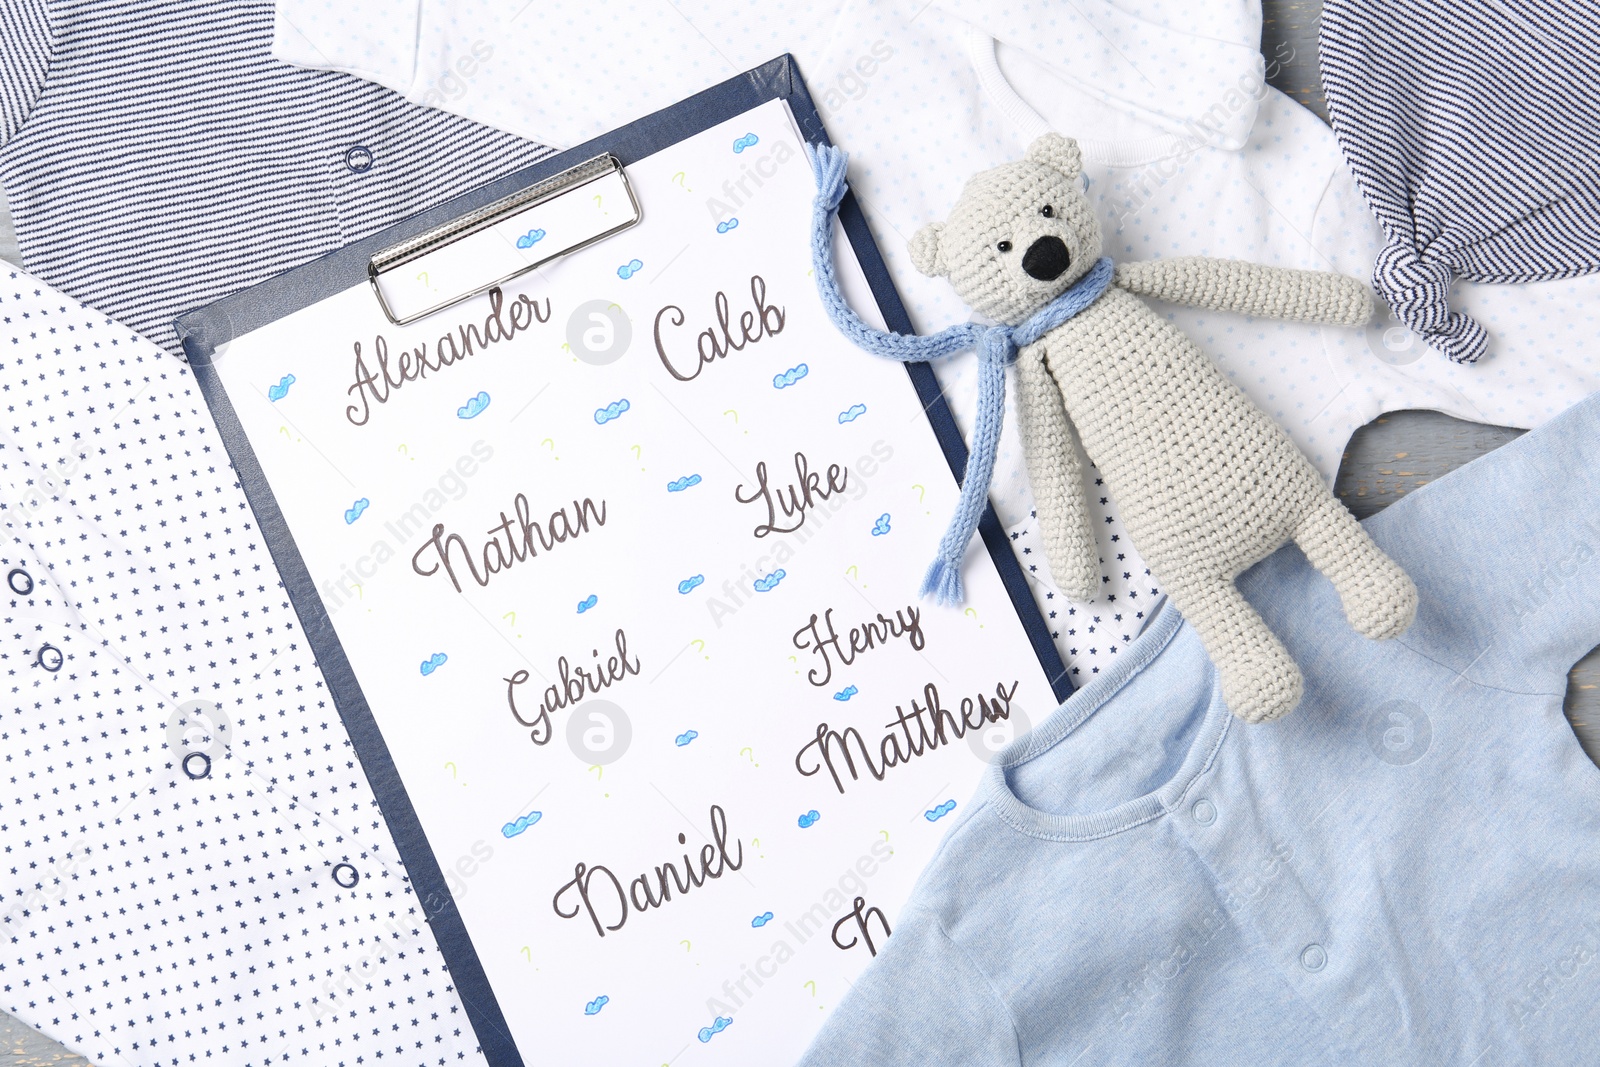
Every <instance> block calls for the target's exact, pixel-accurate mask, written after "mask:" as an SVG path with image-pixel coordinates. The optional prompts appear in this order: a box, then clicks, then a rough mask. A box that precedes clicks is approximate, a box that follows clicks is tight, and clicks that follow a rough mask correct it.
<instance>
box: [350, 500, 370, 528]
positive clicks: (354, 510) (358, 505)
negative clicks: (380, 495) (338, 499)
mask: <svg viewBox="0 0 1600 1067" xmlns="http://www.w3.org/2000/svg"><path fill="white" fill-rule="evenodd" d="M371 506H372V501H370V500H368V499H367V498H366V497H362V498H361V499H360V500H357V501H356V502H355V503H354V504H351V505H350V506H349V507H348V508H347V509H345V513H344V524H345V525H346V526H349V525H350V524H351V523H352V522H355V521H356V520H357V519H359V518H360V517H361V513H362V512H363V511H366V510H367V509H368V508H369V507H371Z"/></svg>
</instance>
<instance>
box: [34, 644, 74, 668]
mask: <svg viewBox="0 0 1600 1067" xmlns="http://www.w3.org/2000/svg"><path fill="white" fill-rule="evenodd" d="M66 661H67V657H66V656H63V655H62V654H61V650H60V649H59V648H57V647H56V646H55V645H40V646H39V655H38V656H37V657H36V658H35V659H34V662H35V663H36V664H38V665H39V666H40V667H43V668H44V669H45V670H47V671H49V672H50V673H51V674H54V673H56V672H57V671H59V670H60V669H61V665H62V664H63V663H65V662H66Z"/></svg>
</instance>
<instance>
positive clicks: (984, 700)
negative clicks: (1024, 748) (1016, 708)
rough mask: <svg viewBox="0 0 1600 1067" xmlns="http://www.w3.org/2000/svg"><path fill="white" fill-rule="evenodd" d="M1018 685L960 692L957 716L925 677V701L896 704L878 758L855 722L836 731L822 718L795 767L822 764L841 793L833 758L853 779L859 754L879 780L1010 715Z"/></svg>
mask: <svg viewBox="0 0 1600 1067" xmlns="http://www.w3.org/2000/svg"><path fill="white" fill-rule="evenodd" d="M1020 684H1021V683H1020V682H1012V683H1011V685H1010V687H1009V688H1008V687H1007V686H1006V685H1005V683H1003V682H1002V683H1000V684H998V685H996V686H995V687H994V697H993V698H990V697H989V696H988V695H987V694H985V693H979V694H978V695H977V696H976V697H962V698H961V714H960V715H957V714H955V713H954V712H952V711H950V710H949V709H947V708H945V707H944V706H943V705H942V704H940V702H939V689H938V687H937V686H935V685H934V684H933V683H932V682H929V683H928V684H927V685H925V686H923V688H922V698H923V703H921V704H918V703H917V702H916V701H915V700H913V701H912V702H911V710H910V711H906V710H905V709H904V708H902V707H900V705H898V704H896V705H895V709H894V710H895V711H896V712H897V713H898V717H897V718H896V719H895V720H894V721H893V722H890V723H885V724H884V725H885V726H886V727H887V728H888V730H889V733H887V734H885V735H884V736H883V738H882V740H880V741H879V742H878V746H877V758H876V759H874V758H873V751H872V749H871V748H869V747H868V745H867V742H866V739H865V738H863V737H862V736H861V732H860V731H859V730H857V729H856V728H855V727H854V726H847V727H845V728H844V730H843V732H840V731H838V730H835V729H832V728H831V727H829V726H828V724H827V723H825V722H824V723H818V724H817V736H816V737H814V738H812V739H811V740H810V741H807V742H806V743H805V744H804V745H801V746H800V751H799V752H797V753H795V757H794V769H795V770H797V771H799V772H800V774H801V775H802V776H804V777H806V778H810V777H811V776H812V775H814V774H818V773H820V772H821V771H822V769H823V768H824V767H826V768H827V769H828V774H829V775H830V776H831V777H832V778H833V785H834V788H836V789H838V790H839V792H841V793H843V792H844V780H843V779H842V778H840V777H839V768H838V766H837V764H836V763H835V762H834V761H835V759H836V758H839V757H843V759H844V766H845V769H846V770H847V771H849V772H850V780H851V781H852V782H854V781H857V780H859V779H860V777H861V772H860V771H859V770H857V769H856V756H858V755H859V756H860V757H861V762H862V764H863V765H865V767H866V770H867V773H868V774H870V775H872V777H873V778H874V779H875V780H877V781H880V782H881V781H883V776H884V775H885V774H887V773H888V772H889V771H890V770H891V769H893V768H895V767H899V766H902V765H904V764H907V763H910V762H911V761H912V760H914V759H916V758H917V757H918V756H923V755H926V754H927V753H929V752H932V751H933V750H934V749H937V748H940V747H942V746H944V745H948V744H950V742H951V739H952V738H961V737H964V736H966V733H967V731H968V730H981V729H983V726H984V724H985V723H992V722H999V721H1001V720H1002V719H1009V718H1010V717H1011V699H1012V697H1014V696H1016V693H1017V686H1019V685H1020ZM896 730H898V731H899V732H896ZM852 744H853V745H854V746H855V752H854V753H852V752H851V751H850V747H851V745H852ZM902 745H903V747H902Z"/></svg>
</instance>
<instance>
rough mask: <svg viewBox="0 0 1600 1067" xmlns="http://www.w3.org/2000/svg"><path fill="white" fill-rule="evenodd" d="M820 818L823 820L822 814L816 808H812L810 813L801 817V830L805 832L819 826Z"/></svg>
mask: <svg viewBox="0 0 1600 1067" xmlns="http://www.w3.org/2000/svg"><path fill="white" fill-rule="evenodd" d="M820 818H822V815H821V813H820V812H818V811H817V809H816V808H812V809H811V810H810V811H808V812H806V813H805V814H804V815H802V816H800V819H799V822H800V829H802V830H805V829H809V828H810V827H812V826H815V825H816V824H817V820H818V819H820Z"/></svg>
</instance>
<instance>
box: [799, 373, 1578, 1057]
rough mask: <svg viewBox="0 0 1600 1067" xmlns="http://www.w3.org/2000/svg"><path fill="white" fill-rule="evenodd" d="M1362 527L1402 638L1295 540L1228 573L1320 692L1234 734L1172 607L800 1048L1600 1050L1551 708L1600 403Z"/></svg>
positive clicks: (1055, 736)
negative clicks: (1394, 584) (1391, 583)
mask: <svg viewBox="0 0 1600 1067" xmlns="http://www.w3.org/2000/svg"><path fill="white" fill-rule="evenodd" d="M1367 528H1368V530H1370V531H1371V533H1372V535H1373V537H1374V538H1375V539H1376V540H1377V542H1378V544H1379V545H1380V546H1382V547H1383V549H1384V550H1385V551H1386V552H1388V553H1389V554H1390V555H1391V556H1393V557H1394V559H1395V560H1396V561H1398V562H1399V563H1400V565H1401V566H1403V567H1404V568H1405V569H1406V571H1407V572H1408V573H1409V574H1410V575H1411V576H1412V578H1414V579H1415V580H1416V583H1417V586H1418V589H1419V590H1420V592H1421V598H1422V599H1421V607H1420V610H1419V612H1418V615H1417V621H1416V623H1415V625H1414V626H1413V627H1412V628H1411V629H1410V630H1409V631H1407V632H1406V633H1405V634H1404V635H1403V636H1401V637H1400V638H1398V639H1396V640H1393V641H1387V642H1375V641H1368V640H1366V639H1364V638H1362V637H1360V636H1358V635H1356V634H1355V633H1354V632H1352V631H1351V629H1350V628H1349V626H1348V624H1347V623H1346V622H1345V619H1344V616H1343V614H1342V613H1341V611H1340V608H1339V603H1338V600H1337V597H1336V594H1335V593H1334V591H1333V588H1332V587H1331V586H1330V585H1329V584H1328V582H1327V580H1326V579H1324V578H1323V577H1322V576H1321V575H1320V574H1318V573H1317V572H1316V571H1315V570H1313V569H1312V568H1311V567H1310V566H1309V565H1308V564H1307V563H1306V561H1305V559H1304V557H1302V556H1301V554H1300V552H1299V551H1298V550H1297V549H1295V548H1293V547H1288V548H1284V549H1282V550H1281V551H1279V552H1278V553H1276V554H1275V555H1273V556H1271V557H1270V558H1269V559H1267V560H1266V561H1264V562H1263V563H1261V564H1259V565H1258V566H1256V567H1255V568H1253V569H1252V570H1251V571H1249V572H1248V573H1247V574H1246V575H1245V576H1244V577H1242V578H1241V579H1240V582H1239V584H1240V587H1241V589H1243V591H1244V592H1245V594H1246V596H1247V597H1248V598H1249V599H1250V601H1251V602H1252V603H1253V604H1254V605H1255V606H1256V607H1257V608H1258V609H1259V610H1260V611H1261V613H1262V615H1263V616H1265V618H1266V621H1267V623H1268V625H1270V626H1271V627H1272V629H1273V631H1274V632H1275V633H1277V634H1278V635H1279V636H1281V637H1282V638H1283V641H1284V644H1285V645H1287V646H1288V649H1289V651H1290V653H1291V654H1293V656H1294V657H1295V659H1296V660H1297V661H1298V662H1299V664H1300V666H1301V668H1302V669H1303V670H1304V672H1305V676H1306V692H1305V699H1304V700H1303V701H1302V702H1301V704H1300V706H1299V708H1298V709H1297V710H1296V711H1295V712H1294V713H1293V714H1292V715H1290V716H1288V717H1287V718H1285V719H1283V720H1281V721H1279V722H1275V723H1271V724H1267V725H1261V726H1246V725H1244V724H1243V723H1241V722H1238V721H1236V720H1234V719H1233V717H1232V716H1231V715H1229V714H1228V712H1227V709H1226V707H1225V706H1224V705H1223V703H1222V700H1221V696H1220V693H1219V691H1218V689H1217V684H1216V674H1215V671H1214V670H1213V669H1212V667H1211V664H1210V662H1209V661H1208V660H1207V658H1206V655H1205V653H1204V651H1203V650H1202V648H1201V646H1200V642H1199V640H1198V638H1197V637H1196V636H1195V634H1194V631H1193V630H1191V629H1190V628H1189V627H1187V626H1185V625H1182V623H1181V620H1180V619H1179V617H1178V616H1177V614H1176V613H1175V612H1174V611H1173V610H1172V609H1171V608H1170V607H1168V608H1163V609H1162V610H1161V611H1160V612H1159V613H1158V614H1157V616H1156V617H1155V618H1154V619H1153V620H1152V621H1151V623H1150V624H1149V626H1148V628H1147V629H1146V631H1145V633H1144V634H1142V635H1141V636H1140V637H1139V638H1138V639H1137V640H1136V641H1135V643H1134V644H1133V645H1132V646H1131V647H1130V648H1129V649H1128V650H1127V651H1126V652H1125V653H1124V654H1123V655H1122V657H1121V658H1120V659H1119V660H1118V661H1117V663H1116V665H1115V666H1114V667H1113V668H1112V669H1111V670H1110V671H1108V672H1107V673H1105V674H1102V675H1101V676H1100V677H1099V678H1098V679H1096V680H1095V681H1094V682H1093V683H1091V684H1090V685H1088V686H1086V687H1085V688H1084V689H1083V690H1081V691H1080V692H1078V693H1076V694H1075V695H1074V696H1073V697H1072V698H1071V699H1070V700H1068V701H1067V702H1066V703H1065V704H1063V705H1062V706H1061V707H1060V708H1059V709H1057V710H1056V711H1055V712H1054V713H1053V714H1052V715H1051V716H1050V717H1049V718H1048V719H1046V720H1045V721H1044V722H1043V723H1041V724H1040V725H1039V726H1038V728H1036V729H1035V730H1034V731H1033V732H1032V733H1031V734H1028V735H1025V736H1024V737H1022V738H1019V739H1018V740H1017V741H1016V742H1015V743H1014V744H1012V745H1011V746H1010V747H1008V748H1007V749H1006V750H1004V751H1003V752H1001V753H1000V754H999V756H998V757H997V758H996V760H995V762H994V764H992V765H991V767H990V770H989V774H988V776H987V778H986V779H985V781H984V783H983V785H982V787H981V788H980V789H979V792H978V795H977V797H976V798H975V799H974V801H973V802H972V803H971V804H969V805H966V806H965V813H964V815H962V816H961V819H960V821H959V822H958V823H957V824H956V825H955V826H953V827H952V829H951V830H950V832H949V834H948V836H947V837H946V839H945V841H944V843H943V845H942V846H941V848H940V850H939V852H938V853H937V855H936V856H935V858H934V860H933V861H932V863H931V864H930V865H929V867H928V868H927V870H926V871H925V872H924V873H923V875H922V877H921V879H920V881H919V882H918V884H917V887H916V889H915V891H914V893H913V895H912V899H911V901H910V903H908V904H907V905H906V907H905V909H904V910H903V911H902V913H901V914H900V915H899V916H898V917H895V918H894V922H893V927H894V934H893V936H891V937H890V938H889V939H888V941H887V944H886V945H885V946H884V947H883V948H882V949H881V951H880V952H879V954H878V957H877V958H876V959H875V960H874V961H873V962H872V964H871V965H870V966H869V967H868V968H867V970H866V972H865V973H864V974H863V975H862V977H861V979H860V980H859V981H858V982H857V983H856V984H855V986H854V987H853V988H852V989H851V991H850V992H849V993H848V994H847V995H846V996H845V998H844V999H843V1000H842V1001H841V1003H840V1005H839V1006H838V1008H837V1009H835V1011H834V1012H833V1014H832V1016H831V1017H830V1018H829V1020H828V1022H827V1024H826V1026H825V1027H824V1029H823V1031H822V1033H821V1034H820V1035H819V1036H818V1038H817V1039H816V1042H815V1043H814V1045H813V1046H812V1048H811V1049H810V1050H809V1052H808V1053H807V1054H806V1056H805V1058H804V1060H803V1063H804V1064H806V1065H808V1067H825V1065H833V1064H840V1065H843V1064H849V1065H852V1067H856V1065H866V1064H872V1065H877V1064H905V1065H913V1064H914V1065H917V1067H923V1065H928V1064H961V1065H967V1067H980V1065H986V1064H1028V1065H1030V1067H1032V1065H1040V1067H1043V1065H1050V1067H1068V1065H1074V1067H1089V1065H1091V1064H1092V1065H1096V1067H1104V1065H1128V1067H1155V1065H1188V1064H1193V1065H1201V1064H1204V1065H1208V1067H1214V1065H1233V1064H1248V1065H1250V1067H1263V1065H1267V1064H1283V1065H1294V1067H1307V1065H1323V1064H1326V1065H1329V1067H1332V1065H1339V1067H1349V1065H1352V1064H1382V1065H1386V1067H1387V1065H1396V1064H1414V1065H1418V1067H1441V1065H1446V1064H1453V1065H1460V1067H1491V1065H1492V1067H1506V1065H1513V1064H1526V1065H1533V1064H1559V1065H1567V1064H1582V1063H1595V1062H1600V1052H1596V1048H1597V1047H1600V769H1596V767H1595V766H1594V765H1593V764H1592V763H1590V762H1589V760H1588V759H1587V758H1586V757H1585V756H1584V754H1583V752H1582V750H1581V749H1580V748H1579V746H1578V743H1577V740H1576V739H1575V737H1574V736H1573V732H1572V729H1571V727H1570V726H1569V725H1568V723H1567V721H1566V719H1565V717H1564V716H1563V714H1562V698H1563V694H1564V692H1565V687H1566V672H1567V670H1568V669H1569V668H1570V666H1571V665H1572V663H1573V662H1574V661H1575V660H1576V659H1577V658H1578V657H1579V656H1581V655H1583V654H1584V653H1585V652H1587V651H1588V650H1589V649H1590V648H1592V647H1594V645H1595V644H1596V643H1597V642H1600V396H1597V397H1591V398H1590V399H1589V400H1587V401H1584V402H1583V403H1581V404H1579V405H1577V406H1576V407H1574V408H1572V409H1571V410H1570V411H1568V412H1567V413H1566V414H1564V415H1562V416H1560V417H1559V418H1557V419H1555V420H1553V421H1552V422H1550V423H1548V424H1547V425H1546V426H1545V427H1544V428H1542V429H1540V430H1537V431H1535V432H1533V433H1531V434H1528V435H1526V436H1525V437H1522V438H1521V439H1519V440H1517V441H1516V442H1514V443H1512V444H1510V445H1507V446H1506V447H1504V448H1502V449H1500V450H1498V451H1496V452H1494V453H1492V454H1490V455H1489V456H1486V457H1484V458H1483V459H1481V460H1479V461H1477V462H1475V463H1472V464H1470V465H1468V466H1467V467H1465V468H1462V469H1461V470H1459V471H1457V472H1455V473H1453V474H1451V475H1449V476H1448V477H1446V478H1443V479H1441V480H1439V481H1438V482H1436V483H1434V484H1432V485H1429V486H1427V487H1426V488H1423V489H1421V490H1419V491H1418V492H1415V493H1413V494H1412V495H1410V496H1408V497H1406V498H1405V499H1404V500H1401V501H1400V502H1398V503H1396V504H1394V505H1393V506H1392V507H1390V508H1389V509H1388V510H1386V511H1384V512H1383V513H1382V514H1381V515H1379V516H1378V517H1376V518H1374V519H1372V520H1371V521H1369V522H1368V523H1367ZM958 810H959V809H958Z"/></svg>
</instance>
